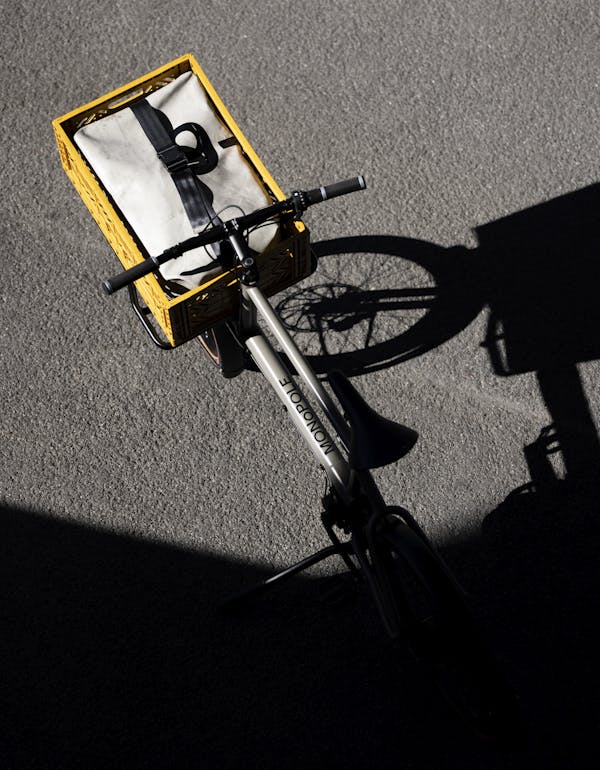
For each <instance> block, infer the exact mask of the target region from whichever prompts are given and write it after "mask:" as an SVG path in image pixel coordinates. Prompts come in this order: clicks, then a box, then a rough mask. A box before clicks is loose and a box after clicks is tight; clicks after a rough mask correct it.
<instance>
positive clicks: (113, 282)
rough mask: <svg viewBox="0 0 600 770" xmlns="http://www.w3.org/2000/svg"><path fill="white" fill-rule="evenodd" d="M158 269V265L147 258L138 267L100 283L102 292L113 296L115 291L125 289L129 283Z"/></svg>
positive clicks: (153, 260) (150, 258)
mask: <svg viewBox="0 0 600 770" xmlns="http://www.w3.org/2000/svg"><path fill="white" fill-rule="evenodd" d="M157 268H158V264H157V262H156V260H155V259H153V258H152V257H148V259H145V260H144V261H143V262H140V263H139V264H138V265H134V266H133V267H130V268H129V270H124V271H123V272H122V273H119V275H115V276H113V277H112V278H105V279H104V281H103V282H102V285H103V286H104V291H105V292H106V293H107V294H114V293H115V291H119V289H123V288H125V286H128V285H129V284H130V283H133V282H134V281H137V280H138V278H143V277H144V276H145V275H148V273H153V272H154V271H155V270H156V269H157Z"/></svg>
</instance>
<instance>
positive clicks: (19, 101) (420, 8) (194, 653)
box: [0, 0, 600, 770]
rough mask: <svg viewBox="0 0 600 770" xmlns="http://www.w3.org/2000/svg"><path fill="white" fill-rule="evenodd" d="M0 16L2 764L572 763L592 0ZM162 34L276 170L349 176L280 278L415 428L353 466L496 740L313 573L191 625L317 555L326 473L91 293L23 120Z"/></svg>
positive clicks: (588, 695) (298, 323)
mask: <svg viewBox="0 0 600 770" xmlns="http://www.w3.org/2000/svg"><path fill="white" fill-rule="evenodd" d="M2 17H3V25H2V31H1V32H0V35H1V46H2V47H1V50H2V60H3V78H2V86H1V88H2V109H1V116H2V137H3V142H4V146H3V152H2V174H1V180H2V218H1V224H0V226H1V229H2V235H1V246H2V274H1V275H2V277H1V280H0V297H1V301H2V323H1V325H0V335H1V339H2V349H3V355H2V358H1V361H0V371H1V378H0V388H1V395H2V403H3V408H2V418H1V421H0V431H1V433H0V436H1V440H0V469H1V471H0V473H1V476H0V481H1V490H0V494H1V496H2V505H3V507H2V511H1V516H0V565H1V566H0V570H1V573H0V574H1V579H0V604H1V607H2V609H1V611H0V612H1V616H2V630H1V633H0V661H1V670H2V673H1V677H0V681H2V683H3V684H2V686H1V687H0V691H1V692H2V696H1V697H2V701H3V703H2V709H1V713H2V717H1V718H0V734H1V735H0V767H2V768H7V769H8V768H11V769H16V768H19V769H20V768H67V767H77V768H82V769H83V768H96V767H98V768H100V767H102V768H123V769H125V768H127V769H128V770H129V768H202V769H203V770H209V769H212V768H219V769H221V768H242V767H244V768H246V767H250V768H261V770H263V769H266V768H289V769H296V768H297V769H299V770H301V769H303V768H325V767H328V768H338V767H340V768H341V767H345V768H348V767H378V768H388V767H389V768H391V767H394V768H400V767H402V768H419V769H422V770H432V769H435V770H437V769H438V768H439V769H441V768H486V770H488V769H492V768H493V769H498V770H500V769H502V770H504V768H519V769H521V768H522V769H523V770H524V769H525V768H526V769H527V770H532V769H533V768H545V769H548V768H561V769H563V768H564V770H571V769H573V768H592V767H596V766H597V747H598V740H599V738H600V735H599V732H600V696H599V684H600V664H599V662H598V655H597V650H598V646H599V643H600V636H599V632H598V625H597V623H596V622H595V614H596V611H597V606H598V595H599V588H600V580H599V574H598V547H597V546H598V542H599V535H600V526H599V524H598V518H597V513H598V510H597V494H596V493H597V487H598V471H599V467H600V450H599V448H598V438H597V433H596V423H597V419H598V414H599V408H600V387H599V384H598V371H599V369H598V353H599V352H600V342H599V339H598V330H599V328H600V326H599V323H598V322H599V320H600V318H599V314H600V311H599V303H598V300H597V293H598V287H599V285H600V283H599V281H598V278H599V274H598V273H599V270H598V266H597V265H598V256H599V254H600V249H599V248H598V247H599V245H600V229H599V226H600V220H599V216H600V206H599V205H598V203H599V202H600V188H599V186H598V181H599V178H600V160H599V155H598V133H599V132H598V128H599V126H600V99H599V97H598V88H599V84H600V7H599V6H598V4H597V2H595V0H546V1H545V2H543V1H542V0H527V1H525V0H521V1H515V2H488V1H486V0H473V1H472V2H467V1H466V0H453V1H452V2H451V1H450V0H448V1H442V0H436V1H435V2H430V3H423V2H416V0H405V1H401V0H382V2H379V3H365V4H362V3H359V2H342V0H336V1H335V2H334V1H333V0H323V1H322V2H319V3H316V2H315V3H279V2H275V1H274V0H255V2H254V3H239V4H238V3H233V2H227V1H226V0H212V1H211V0H204V1H203V2H199V3H185V2H181V0H174V1H173V2H171V3H168V4H165V3H158V2H155V0H146V2H139V1H138V0H118V1H117V2H114V0H113V1H111V2H107V0H98V2H95V3H87V4H75V3H72V2H68V1H67V0H55V2H53V3H49V2H47V0H41V1H39V0H38V2H31V1H30V0H23V2H19V3H8V2H6V1H5V2H3V7H2ZM188 51H189V52H191V53H193V54H194V55H195V56H196V57H197V58H198V60H199V61H200V63H201V65H202V66H203V68H204V69H205V71H206V73H207V74H208V76H209V78H210V79H211V80H212V81H213V83H214V85H215V87H216V88H217V90H218V91H219V93H220V95H221V96H222V98H223V100H224V102H225V104H226V105H227V106H228V108H229V109H230V111H231V113H232V114H233V116H234V118H235V119H236V121H237V122H238V123H239V125H240V126H241V128H242V130H243V131H244V132H245V133H246V135H247V136H248V138H249V139H250V141H251V142H252V144H253V145H254V147H255V148H256V150H257V152H258V153H259V155H260V156H261V158H262V159H263V161H264V162H265V165H266V166H267V168H269V170H270V171H271V173H272V174H273V176H274V177H275V179H277V181H278V182H279V184H280V185H281V186H282V187H283V189H285V190H289V189H294V188H296V187H312V186H313V185H315V184H317V183H327V182H330V181H334V180H336V179H340V178H345V177H348V176H351V175H353V174H356V173H363V174H364V175H365V177H366V179H367V182H368V184H369V189H368V191H367V192H364V193H360V194H358V195H354V196H348V197H347V198H344V199H339V200H337V201H332V202H331V203H329V204H327V205H324V206H321V207H319V210H314V212H311V213H310V216H309V217H307V222H308V224H309V225H310V227H311V230H312V236H313V240H314V241H315V243H316V244H317V249H318V251H319V253H320V254H321V264H320V269H319V272H318V273H317V274H316V275H315V276H313V277H311V279H310V280H309V281H307V283H306V284H305V285H303V286H299V287H295V288H294V289H293V290H289V291H288V292H287V293H286V294H285V295H283V296H281V297H278V299H277V301H278V303H279V305H280V310H281V312H282V313H283V314H284V315H285V317H286V318H287V319H288V321H289V323H290V324H291V325H292V326H294V327H295V331H294V334H295V336H296V339H297V340H298V343H299V344H300V345H301V346H304V348H305V350H306V352H307V353H308V354H309V355H310V356H311V360H312V361H313V363H314V364H315V366H316V367H317V369H319V370H320V371H323V369H324V368H326V367H327V366H330V365H337V366H338V367H339V368H342V369H345V370H346V371H347V372H348V373H349V374H351V375H353V377H354V379H353V381H354V383H355V384H356V386H357V387H358V388H359V389H360V390H361V392H362V393H363V394H364V395H365V397H366V398H367V399H368V401H369V402H370V403H371V404H372V405H373V406H374V407H375V408H376V409H379V410H380V411H381V412H382V413H384V414H385V415H386V416H389V417H391V418H394V419H397V420H400V421H402V422H404V423H406V424H408V425H411V426H413V427H414V428H416V429H417V430H418V431H419V433H420V437H421V438H420V441H419V443H418V444H417V446H416V447H415V449H414V450H413V452H412V453H411V454H410V455H409V456H408V457H407V458H405V459H404V460H403V461H401V462H400V463H398V464H397V465H396V466H392V467H388V468H385V469H383V470H380V471H377V477H378V479H380V481H381V486H382V490H383V493H384V495H385V497H386V499H387V500H388V501H389V502H390V503H391V504H403V505H406V507H408V508H410V509H411V510H412V511H413V513H414V514H415V516H416V517H417V518H418V520H419V521H420V523H421V524H422V526H423V527H424V528H425V530H426V531H427V532H428V534H429V535H430V536H431V538H432V540H433V541H434V542H435V544H436V545H437V547H438V548H439V549H440V551H441V552H442V554H443V555H444V556H445V558H446V560H447V561H448V563H449V564H450V565H451V566H452V568H453V569H454V570H455V572H456V573H457V575H458V576H459V578H460V579H461V581H462V582H463V584H464V585H465V587H466V589H467V590H468V591H469V593H470V595H471V600H472V602H473V605H474V607H475V608H476V610H477V612H478V614H479V616H480V620H481V624H482V628H483V629H484V631H485V633H486V634H487V636H488V638H489V639H490V641H491V643H492V645H493V647H494V649H495V650H496V652H497V654H498V656H499V658H500V660H501V661H502V664H503V666H504V668H505V671H506V673H507V675H508V676H509V678H510V679H511V681H512V682H513V684H514V686H515V688H516V690H517V692H518V693H519V696H520V698H521V702H522V709H523V714H524V718H525V721H526V723H527V725H528V742H527V745H526V746H525V747H524V748H522V749H521V750H519V751H504V752H501V751H498V750H497V749H496V748H494V747H491V746H487V745H485V744H481V743H480V742H479V741H478V740H477V739H476V738H474V737H473V736H472V735H471V734H470V733H469V732H468V731H467V730H466V729H465V728H464V727H463V726H462V725H461V723H460V721H459V720H458V719H456V718H455V717H454V715H453V714H452V713H451V712H450V711H449V710H448V708H446V706H445V705H444V704H443V703H442V702H441V701H440V699H439V698H438V697H437V695H436V693H435V692H434V691H433V689H432V688H431V687H430V686H429V685H428V684H427V683H426V682H425V681H424V680H423V679H422V678H421V677H420V676H419V674H418V672H416V671H415V670H414V666H413V665H412V664H411V662H410V660H409V659H408V657H407V658H406V660H402V661H401V663H400V670H399V671H398V672H397V673H396V672H395V670H394V669H393V668H392V667H391V666H390V663H391V656H392V653H391V651H390V650H389V649H388V647H387V646H386V645H385V642H384V639H383V634H382V632H381V631H380V628H379V626H378V620H377V618H376V617H375V615H374V612H373V610H372V609H371V608H370V606H369V603H368V601H367V600H366V598H360V599H359V601H358V603H357V605H356V606H355V607H349V608H348V607H346V608H342V609H340V610H338V611H335V612H333V611H332V610H329V609H326V608H324V607H323V606H321V605H320V604H318V603H317V602H316V600H315V595H316V594H315V591H316V589H315V578H317V577H318V576H319V574H320V573H319V572H318V571H315V572H313V573H312V574H311V575H310V576H307V577H305V578H300V579H298V580H297V581H296V582H295V583H294V584H293V586H291V587H290V588H289V590H286V591H282V592H280V593H277V594H273V595H272V596H271V597H269V599H268V600H266V601H265V602H263V603H261V604H260V605H259V606H255V607H254V608H252V609H248V611H247V612H245V613H244V614H243V615H242V616H240V617H239V618H236V619H224V618H222V617H220V616H218V614H217V613H216V610H215V607H216V603H217V601H218V600H219V599H220V598H222V597H224V596H226V595H228V593H230V592H231V591H234V590H237V589H238V588H239V587H240V586H241V585H243V584H245V583H247V582H249V581H251V580H252V579H256V578H258V577H261V576H263V575H265V574H266V573H267V571H268V570H270V569H272V568H273V567H279V566H283V565H286V564H288V563H290V562H291V561H293V560H294V559H295V558H297V557H298V556H301V555H304V554H306V553H308V552H310V551H311V550H313V549H315V548H318V547H320V546H321V545H323V544H324V541H323V536H322V534H321V532H320V528H319V527H320V525H319V520H318V515H317V514H318V510H319V497H320V494H321V492H322V489H323V479H322V477H321V474H320V472H319V470H318V469H316V468H315V469H313V467H312V465H311V459H310V457H308V456H307V454H306V452H305V450H304V448H303V447H302V446H301V445H300V443H299V440H298V439H297V438H296V437H295V436H294V435H292V434H291V429H289V428H288V425H287V422H286V417H285V415H284V414H283V411H282V410H281V408H280V407H279V406H277V404H276V403H275V397H274V395H273V394H271V393H270V392H268V391H267V388H266V384H265V383H264V382H263V381H262V380H261V378H260V377H259V376H258V375H257V374H255V373H252V372H245V373H244V374H243V375H242V376H240V377H238V378H237V379H235V380H232V381H225V380H222V379H221V378H219V377H218V376H217V374H216V372H215V371H214V370H212V369H211V368H210V365H209V363H208V361H205V360H204V359H203V358H202V357H201V356H200V354H199V352H198V350H197V349H196V347H195V346H194V345H193V344H189V345H184V346H182V347H181V348H178V349H177V350H175V351H173V352H168V353H165V352H162V351H158V350H157V349H155V348H154V347H153V346H152V345H151V344H150V343H149V341H148V340H147V338H146V336H145V335H144V333H143V331H142V330H141V328H140V327H139V325H138V323H137V321H136V320H135V318H134V317H133V315H132V313H131V312H130V310H129V308H128V305H127V300H126V297H125V296H120V295H119V296H117V297H115V298H113V299H110V300H109V299H107V298H106V297H104V296H103V294H102V292H101V279H102V278H103V277H105V276H106V275H110V274H112V273H114V272H115V268H116V267H117V262H116V259H115V258H114V255H113V254H112V252H111V251H110V248H109V247H108V245H107V243H106V242H105V241H104V239H103V237H102V235H101V233H100V231H99V230H98V228H97V227H96V225H95V223H94V222H93V220H92V219H91V217H90V216H89V214H88V213H87V210H86V209H85V207H84V205H83V204H82V202H81V201H80V199H79V198H78V196H77V195H76V193H75V191H74V189H73V188H72V187H71V185H70V183H69V181H68V179H67V178H66V176H65V175H64V173H63V171H62V169H61V167H60V164H59V159H58V154H57V152H56V148H55V145H54V139H53V135H52V130H51V120H52V119H53V118H55V117H57V116H59V115H62V114H64V113H65V112H67V111H69V110H71V109H74V108H76V107H78V106H79V105H81V104H83V103H85V102H87V101H90V100H92V99H94V98H96V97H98V96H101V95H102V94H104V93H106V92H107V91H110V90H112V89H114V88H117V87H119V86H120V85H123V84H124V83H127V82H129V81H130V80H132V79H133V78H135V77H138V76H141V75H143V74H144V73H146V72H148V71H150V70H151V69H153V68H155V67H158V66H160V65H162V64H164V63H166V62H168V61H170V60H171V59H173V58H175V57H177V56H179V55H180V54H182V53H185V52H188ZM351 291H355V292H358V291H360V292H363V294H359V295H357V296H355V297H354V300H356V304H355V305H353V298H352V297H350V301H349V300H348V293H349V292H351ZM323 297H330V298H331V297H333V298H334V300H335V299H336V298H337V300H338V301H339V302H340V303H341V304H338V305H336V304H335V301H334V302H333V308H332V305H331V304H330V305H328V306H327V307H328V310H326V311H325V312H322V313H321V314H319V311H318V310H317V309H315V307H317V305H316V302H313V303H312V305H311V298H312V299H316V300H319V301H320V300H322V299H323ZM344 298H345V299H344ZM311 307H312V308H313V310H311ZM319 307H322V303H321V305H319ZM365 307H366V310H365ZM299 308H304V309H305V310H304V312H300V311H299ZM306 308H308V310H307V309H306ZM336 308H337V309H336ZM311 312H312V316H311ZM315 324H317V326H318V327H320V328H321V329H322V330H323V331H324V334H323V335H321V336H319V335H318V334H316V333H315V331H314V329H315ZM311 329H312V331H311ZM551 425H554V426H555V427H554V429H551V430H546V431H545V432H543V431H544V429H547V428H548V427H549V426H551ZM524 485H529V486H526V487H524ZM522 487H523V489H521V492H520V493H519V494H514V493H515V490H519V489H520V488H522ZM511 493H513V494H511Z"/></svg>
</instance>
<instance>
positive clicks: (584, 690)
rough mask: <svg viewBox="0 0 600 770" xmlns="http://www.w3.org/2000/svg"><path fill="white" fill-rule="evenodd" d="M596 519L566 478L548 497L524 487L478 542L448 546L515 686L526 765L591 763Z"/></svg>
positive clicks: (595, 696) (599, 698)
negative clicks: (524, 734) (524, 736)
mask: <svg viewBox="0 0 600 770" xmlns="http://www.w3.org/2000/svg"><path fill="white" fill-rule="evenodd" d="M598 514H599V510H598V505H597V503H596V502H595V501H592V500H590V498H589V496H587V495H585V494H584V495H581V494H578V492H577V490H576V489H573V488H572V487H570V486H569V485H568V484H565V483H564V482H563V483H560V482H559V483H558V484H556V485H554V486H553V488H552V491H551V492H550V490H549V489H548V490H547V491H546V492H543V493H540V492H532V491H531V489H522V490H518V491H517V492H515V493H514V494H512V495H510V496H509V497H508V498H507V500H506V501H505V502H504V503H503V504H502V505H501V506H500V507H499V508H498V509H496V510H495V511H494V512H493V513H491V514H489V515H488V517H487V518H486V520H485V522H484V525H483V528H482V532H481V535H480V536H479V537H476V538H473V539H471V540H465V541H463V542H460V543H453V544H452V545H450V546H449V547H448V548H447V549H446V550H445V556H446V558H447V559H448V561H449V562H450V563H451V565H452V566H453V568H454V570H455V572H456V573H457V574H458V575H459V577H460V578H461V579H462V581H463V583H464V584H465V585H467V586H468V587H471V586H472V585H474V586H475V592H474V593H475V594H476V597H477V601H478V603H479V605H478V609H479V615H480V617H481V618H485V620H484V625H485V626H486V628H487V629H488V631H490V632H491V635H492V638H493V640H494V648H495V649H496V651H497V652H498V654H499V655H500V657H501V658H502V659H503V661H504V663H505V667H506V668H507V670H510V671H511V673H512V675H513V681H515V682H518V687H517V689H518V692H519V694H520V697H521V704H522V711H523V714H524V716H525V719H526V721H527V727H528V732H529V749H528V757H529V761H530V767H532V768H533V767H535V768H538V767H540V768H541V767H547V768H550V767H552V768H567V767H568V768H574V769H579V768H591V767H594V766H595V765H596V763H597V745H598V740H599V738H600V661H599V659H598V646H599V645H600V630H599V627H598V623H597V621H596V606H597V596H598V592H599V590H600V571H599V570H598V543H599V542H600V517H599V515H598ZM471 581H473V583H471ZM482 599H483V601H484V603H483V604H481V600H482Z"/></svg>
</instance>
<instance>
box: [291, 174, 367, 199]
mask: <svg viewBox="0 0 600 770" xmlns="http://www.w3.org/2000/svg"><path fill="white" fill-rule="evenodd" d="M366 188H367V183H366V182H365V178H364V177H363V176H355V177H353V178H352V179H346V180H345V181H344V182H334V183H333V184H328V185H326V186H325V187H315V189H314V190H308V191H307V192H306V193H305V194H306V199H307V201H308V204H309V205H312V204H313V203H321V202H322V201H326V200H329V199H330V198H337V196H338V195H347V194H348V193H352V192H358V191H359V190H366Z"/></svg>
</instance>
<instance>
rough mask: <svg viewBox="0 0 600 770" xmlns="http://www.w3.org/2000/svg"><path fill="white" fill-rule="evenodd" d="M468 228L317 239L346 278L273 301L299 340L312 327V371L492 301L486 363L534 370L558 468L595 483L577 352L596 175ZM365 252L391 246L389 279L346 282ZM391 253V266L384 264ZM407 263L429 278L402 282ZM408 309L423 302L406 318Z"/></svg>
mask: <svg viewBox="0 0 600 770" xmlns="http://www.w3.org/2000/svg"><path fill="white" fill-rule="evenodd" d="M474 233H475V234H476V236H477V238H478V241H479V246H478V247H477V248H475V249H465V248H461V247H453V248H448V249H447V248H443V247H441V246H436V245H435V244H432V243H427V242H423V241H417V240H414V239H409V238H401V237H396V236H357V237H350V238H338V239H335V240H331V241H324V242H320V243H317V244H315V251H316V253H317V255H318V256H319V260H320V262H321V263H322V264H323V265H325V266H327V263H328V260H331V259H336V260H338V267H337V272H338V274H339V275H340V276H341V278H340V279H339V280H337V279H336V281H333V282H329V283H325V284H323V283H321V284H319V283H318V282H317V283H316V285H312V286H309V288H308V289H306V288H303V287H300V288H295V289H293V290H292V291H291V292H288V294H287V295H286V296H285V297H284V298H283V299H282V300H280V302H279V305H278V311H279V312H280V313H281V315H282V317H283V319H284V321H286V322H287V323H288V326H289V327H290V329H291V330H292V331H293V332H294V333H295V335H296V339H297V341H298V342H299V344H301V345H302V344H303V342H304V339H305V338H306V337H307V334H312V340H313V343H312V348H311V347H310V346H306V344H305V350H306V352H307V357H308V358H309V360H310V362H311V364H312V366H313V367H314V368H315V370H316V371H317V372H319V373H326V372H327V371H330V370H331V369H340V370H342V371H344V372H345V373H346V374H347V375H349V376H358V375H363V374H367V373H369V372H373V371H377V370H378V369H383V368H388V367H391V366H395V365H398V364H400V363H402V362H404V361H407V360H409V359H410V358H413V357H415V356H420V355H423V354H424V353H426V352H428V351H430V350H432V349H433V348H435V347H438V346H439V345H442V344H443V343H445V342H447V341H448V340H449V339H451V338H452V337H454V336H455V335H457V334H459V333H460V332H462V331H463V330H464V329H465V328H466V327H467V326H468V325H469V324H470V323H471V322H472V321H473V320H474V319H475V318H476V317H477V316H478V315H479V313H480V312H481V311H483V310H484V308H487V312H488V321H487V333H486V335H485V339H483V340H482V341H481V345H483V346H484V347H486V348H487V350H488V353H489V360H490V365H491V367H492V370H493V372H494V373H495V374H496V375H497V376H499V377H510V376H514V375H519V374H523V373H526V372H535V374H536V377H537V382H538V386H539V391H540V394H541V396H542V399H543V401H544V404H545V405H546V407H547V409H548V412H549V417H550V423H551V426H552V429H553V431H554V432H555V434H556V436H557V440H558V443H559V446H560V453H561V456H562V459H563V464H564V475H566V476H567V477H568V478H569V479H570V481H571V482H572V483H573V484H576V485H579V486H586V487H588V488H589V492H590V495H597V494H598V492H600V441H599V440H598V435H597V432H596V427H595V423H594V419H593V416H592V414H591V411H590V407H589V404H588V401H587V397H586V394H585V390H584V388H583V385H582V383H581V378H580V376H579V372H578V370H577V364H579V363H581V362H585V361H590V360H595V359H597V358H600V334H598V330H599V329H600V303H599V302H598V301H597V296H596V295H597V292H598V289H599V288H600V258H599V255H600V184H594V185H590V186H589V187H586V188H583V189H581V190H577V191H574V192H572V193H568V194H566V195H563V196H561V197H558V198H555V199H553V200H550V201H546V202H544V203H541V204H539V205H537V206H532V207H530V208H528V209H525V210H523V211H520V212H517V213H515V214H512V215H509V216H507V217H504V218H502V219H500V220H497V221H495V222H490V223H488V224H486V225H482V226H479V227H476V228H475V229H474ZM365 255H369V258H370V259H373V255H380V256H381V255H384V256H385V257H387V258H388V261H387V264H385V265H384V267H383V268H382V269H381V271H380V272H381V276H380V278H381V280H380V284H381V282H382V281H383V282H386V281H387V286H388V288H387V289H385V288H381V285H379V286H377V288H375V289H372V288H371V287H370V285H369V284H368V282H369V281H370V280H371V278H372V276H369V275H368V273H366V274H365V273H362V274H360V275H362V278H361V279H360V280H362V281H363V282H362V283H361V282H359V278H357V277H356V276H358V275H359V274H358V273H356V271H355V280H356V281H357V282H356V283H355V284H354V285H353V284H352V275H353V274H352V270H351V268H350V263H351V262H352V261H353V260H352V258H353V256H356V257H357V258H356V259H355V260H354V262H355V264H357V265H359V264H360V262H361V260H365V259H366V257H365ZM389 258H391V259H392V263H390V259H389ZM393 260H396V261H397V264H398V268H397V269H394V267H393V266H392V267H391V268H390V264H392V265H393ZM346 263H347V265H348V266H346ZM408 264H413V265H416V266H418V267H419V268H420V269H421V270H422V272H421V274H420V276H418V277H417V281H418V280H419V279H423V278H424V276H425V274H426V275H427V276H428V277H429V279H430V280H424V282H423V284H422V285H419V284H418V283H417V284H416V285H415V283H414V279H413V285H412V286H410V287H406V286H403V281H404V277H403V276H404V273H405V272H406V270H405V268H406V266H407V265H408ZM400 266H402V268H403V269H402V271H401V270H400ZM348 276H350V278H348ZM376 277H377V276H376ZM365 282H366V283H367V285H365ZM415 309H419V310H420V311H421V313H420V315H419V317H418V318H417V319H416V321H414V322H413V320H412V316H411V313H412V314H413V316H414V311H415ZM402 315H405V316H406V318H407V320H406V322H405V323H404V324H402V322H401V316H402ZM390 316H395V328H396V329H399V332H398V333H394V323H392V322H390V320H389V318H390ZM376 326H377V329H378V331H379V337H378V338H375V334H374V329H375V327H376ZM340 330H343V332H344V334H345V337H341V336H340V334H339V332H340ZM351 331H354V332H355V334H354V337H352V339H351V340H350V332H351ZM332 337H336V338H337V339H340V338H341V345H340V346H339V347H338V349H337V350H336V351H333V352H332V351H331V350H330V349H329V348H328V339H330V338H332ZM348 340H350V342H349V344H348V345H347V347H344V345H345V344H346V342H347V341H348ZM541 427H542V426H540V428H541Z"/></svg>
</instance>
